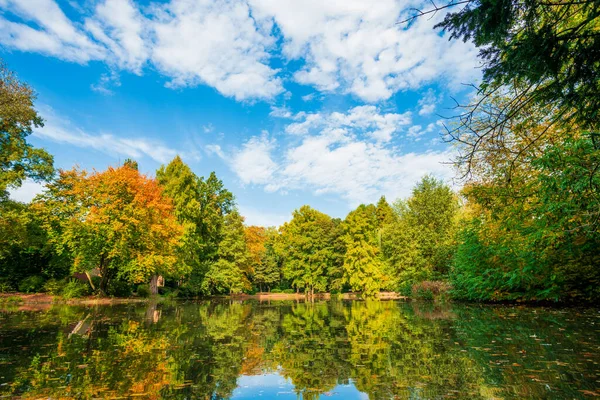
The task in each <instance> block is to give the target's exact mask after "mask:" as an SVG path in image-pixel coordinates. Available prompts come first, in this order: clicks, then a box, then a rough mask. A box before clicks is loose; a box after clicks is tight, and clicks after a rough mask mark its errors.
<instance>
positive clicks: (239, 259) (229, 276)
mask: <svg viewBox="0 0 600 400" xmlns="http://www.w3.org/2000/svg"><path fill="white" fill-rule="evenodd" d="M249 269H250V253H249V252H248V246H247V244H246V237H245V234H244V218H243V217H242V216H241V215H240V214H239V213H238V212H237V210H233V211H232V212H230V213H229V214H227V215H226V216H225V223H224V225H223V239H222V240H221V241H220V243H219V250H218V252H217V261H216V262H215V263H213V264H211V265H210V267H209V270H208V272H207V273H206V277H205V278H204V282H203V289H204V292H205V293H230V294H234V293H241V292H242V291H243V290H247V289H250V283H249V280H248V273H249Z"/></svg>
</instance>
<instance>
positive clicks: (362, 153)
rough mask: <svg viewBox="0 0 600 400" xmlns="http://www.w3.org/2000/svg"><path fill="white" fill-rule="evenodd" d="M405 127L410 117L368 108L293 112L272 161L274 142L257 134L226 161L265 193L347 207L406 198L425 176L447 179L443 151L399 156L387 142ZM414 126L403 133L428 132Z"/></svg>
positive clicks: (448, 170) (448, 172) (449, 173)
mask: <svg viewBox="0 0 600 400" xmlns="http://www.w3.org/2000/svg"><path fill="white" fill-rule="evenodd" d="M407 123H410V114H381V113H379V111H378V110H377V109H376V108H375V107H373V106H364V107H355V108H353V109H350V110H349V111H348V112H347V113H339V112H334V113H329V114H322V113H315V114H306V113H298V114H296V115H293V116H292V117H291V118H290V123H289V124H288V125H287V126H286V127H285V131H286V132H287V133H289V134H291V135H293V136H292V140H290V141H289V143H288V145H287V147H286V148H285V151H284V153H283V155H282V157H275V156H274V154H273V152H272V150H273V147H274V142H273V141H272V140H269V138H268V137H267V135H266V134H265V133H263V134H262V135H261V136H255V137H253V138H252V139H250V140H249V141H248V142H247V143H245V144H244V145H243V146H242V148H241V149H239V150H238V151H237V152H234V155H233V157H232V158H231V160H229V161H228V160H227V159H226V161H228V162H229V164H230V167H231V169H232V170H233V171H234V172H235V173H236V174H237V175H238V177H239V178H240V179H241V180H242V182H244V183H254V184H260V185H264V186H265V190H267V191H276V190H279V191H288V190H303V189H304V190H306V188H309V190H311V191H312V192H313V193H315V194H317V195H319V194H334V195H339V196H341V197H342V198H344V199H346V200H347V201H348V203H349V204H350V205H351V206H355V205H357V204H359V203H362V202H373V201H375V200H376V199H377V198H378V197H379V196H380V195H382V194H384V195H387V196H388V197H389V198H390V199H393V198H396V197H405V196H407V195H409V194H410V190H411V189H412V187H413V186H414V184H415V183H416V182H417V181H418V180H419V179H420V178H421V177H422V176H423V175H425V174H433V175H435V176H437V177H439V178H441V179H445V180H449V179H450V178H451V177H452V176H453V169H452V167H451V166H449V165H447V164H444V162H447V161H449V160H450V159H451V153H450V152H448V151H426V152H423V153H414V152H411V153H404V154H403V153H400V152H399V150H398V149H397V148H395V147H394V146H392V145H391V144H390V143H388V142H386V141H385V140H380V139H381V138H387V137H388V136H391V135H392V133H394V132H395V131H397V130H398V129H399V126H404V125H406V124H407ZM434 127H435V124H429V125H428V126H427V128H426V129H425V130H423V128H422V126H420V125H418V126H415V127H412V128H411V129H410V130H409V132H413V133H414V134H415V135H416V134H417V133H418V134H419V135H420V134H422V133H421V132H423V133H426V132H429V131H430V130H432V129H433V128H434Z"/></svg>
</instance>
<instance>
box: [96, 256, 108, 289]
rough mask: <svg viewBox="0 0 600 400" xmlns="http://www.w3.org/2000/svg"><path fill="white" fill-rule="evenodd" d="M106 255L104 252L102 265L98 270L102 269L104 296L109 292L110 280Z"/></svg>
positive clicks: (101, 284) (101, 258) (101, 282)
mask: <svg viewBox="0 0 600 400" xmlns="http://www.w3.org/2000/svg"><path fill="white" fill-rule="evenodd" d="M106 264H107V263H106V256H105V255H104V254H103V255H101V256H100V265H99V267H98V270H99V271H100V275H101V279H100V293H101V294H102V295H103V296H106V295H107V294H108V292H107V290H108V282H109V281H110V277H109V276H108V268H107V266H106Z"/></svg>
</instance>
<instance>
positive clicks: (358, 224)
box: [343, 204, 389, 296]
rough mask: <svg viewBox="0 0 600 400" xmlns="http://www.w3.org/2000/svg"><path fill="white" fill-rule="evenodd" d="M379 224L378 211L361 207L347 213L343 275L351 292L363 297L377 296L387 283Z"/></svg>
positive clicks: (374, 208)
mask: <svg viewBox="0 0 600 400" xmlns="http://www.w3.org/2000/svg"><path fill="white" fill-rule="evenodd" d="M378 222H379V220H378V215H377V208H376V207H375V206H374V205H372V204H369V205H368V206H366V205H364V204H361V205H360V206H358V208H357V209H356V210H354V211H352V212H350V213H349V214H348V216H347V217H346V219H345V220H344V224H343V226H344V236H343V240H344V243H345V245H346V254H345V256H344V276H345V279H346V281H347V282H348V283H349V284H350V287H351V288H352V290H356V291H361V292H363V294H365V295H366V296H374V295H375V294H377V293H378V292H379V290H380V289H381V288H383V287H386V285H387V283H388V280H389V277H388V276H386V274H385V272H384V269H385V267H384V264H383V262H382V260H381V254H380V252H379V248H378V245H377V235H378V228H377V225H378Z"/></svg>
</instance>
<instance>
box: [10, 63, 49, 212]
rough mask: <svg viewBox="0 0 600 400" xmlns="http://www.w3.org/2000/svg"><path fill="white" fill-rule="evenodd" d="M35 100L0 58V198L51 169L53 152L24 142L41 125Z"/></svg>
mask: <svg viewBox="0 0 600 400" xmlns="http://www.w3.org/2000/svg"><path fill="white" fill-rule="evenodd" d="M34 100H35V95H34V92H33V90H32V89H31V88H30V87H29V86H27V85H26V84H24V83H23V82H20V81H19V80H18V79H17V77H16V76H15V75H14V74H13V73H12V72H11V71H10V70H9V69H8V68H7V67H6V65H5V64H4V62H3V61H1V60H0V143H1V145H0V202H2V201H5V200H6V199H7V197H8V192H7V190H8V189H9V188H16V187H19V186H21V183H22V182H23V180H25V179H26V178H30V179H33V180H36V181H41V180H46V179H49V178H50V177H52V175H53V173H54V169H53V166H52V163H53V158H52V156H51V155H50V154H48V153H47V152H46V151H45V150H43V149H38V148H35V147H33V146H31V144H29V143H27V136H29V135H31V133H32V132H33V129H34V128H38V127H41V126H43V121H42V118H41V117H40V116H39V115H38V113H37V111H36V110H35V109H34V108H33V101H34Z"/></svg>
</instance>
